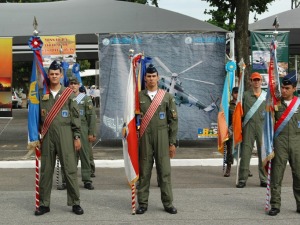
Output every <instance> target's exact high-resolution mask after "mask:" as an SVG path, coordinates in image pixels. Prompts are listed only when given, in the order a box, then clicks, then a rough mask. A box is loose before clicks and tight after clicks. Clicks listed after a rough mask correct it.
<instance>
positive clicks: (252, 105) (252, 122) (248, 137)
mask: <svg viewBox="0 0 300 225" xmlns="http://www.w3.org/2000/svg"><path fill="white" fill-rule="evenodd" d="M261 84H262V76H261V75H260V73H258V72H254V73H252V74H251V89H250V90H248V91H245V92H244V96H243V111H244V115H245V116H244V118H243V131H242V132H243V142H242V148H241V162H240V168H239V182H238V184H237V185H236V187H237V188H244V187H245V186H246V182H247V179H248V176H249V165H250V159H251V155H252V150H253V146H254V142H255V141H256V144H257V153H258V171H259V179H260V186H261V187H267V177H266V175H265V173H264V170H263V168H262V159H261V144H262V129H263V124H264V114H265V109H266V95H267V93H266V92H265V91H264V90H262V89H261Z"/></svg>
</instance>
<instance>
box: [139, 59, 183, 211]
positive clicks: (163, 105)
mask: <svg viewBox="0 0 300 225" xmlns="http://www.w3.org/2000/svg"><path fill="white" fill-rule="evenodd" d="M158 81H159V75H158V72H157V70H156V68H155V67H154V66H153V65H152V64H150V65H149V66H148V67H147V69H146V75H145V82H146V89H145V90H142V91H141V92H140V93H139V100H140V110H141V127H140V130H139V135H140V137H139V139H140V140H139V142H140V143H139V144H140V145H139V166H140V168H139V171H140V177H139V187H138V194H137V196H138V203H139V207H138V209H137V210H136V213H137V214H144V213H145V212H146V211H147V209H148V198H149V188H150V179H151V172H152V168H153V163H154V160H155V164H156V167H157V175H158V177H159V182H160V191H161V201H162V204H163V206H164V209H165V211H166V212H168V213H171V214H176V213H177V209H176V208H175V207H174V206H173V193H172V185H171V163H170V158H173V157H174V156H175V152H176V137H177V132H178V116H177V109H176V104H175V99H174V98H173V96H172V95H171V94H170V93H167V92H165V91H164V90H162V89H159V88H158Z"/></svg>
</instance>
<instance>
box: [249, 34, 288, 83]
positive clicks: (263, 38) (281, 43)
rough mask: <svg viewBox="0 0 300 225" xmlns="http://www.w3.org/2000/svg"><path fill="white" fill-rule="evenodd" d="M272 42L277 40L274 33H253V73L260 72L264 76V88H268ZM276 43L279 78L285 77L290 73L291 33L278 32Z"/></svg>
mask: <svg viewBox="0 0 300 225" xmlns="http://www.w3.org/2000/svg"><path fill="white" fill-rule="evenodd" d="M272 40H275V37H274V33H273V31H255V32H251V50H252V60H251V63H252V72H259V73H260V74H261V75H262V78H263V82H262V88H267V87H268V82H269V77H268V69H269V64H270V46H271V42H272ZM276 41H277V49H276V51H277V63H278V73H279V77H284V76H285V75H287V73H288V62H289V31H278V35H277V36H276Z"/></svg>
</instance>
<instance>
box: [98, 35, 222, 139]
mask: <svg viewBox="0 0 300 225" xmlns="http://www.w3.org/2000/svg"><path fill="white" fill-rule="evenodd" d="M225 42H226V37H225V33H172V34H171V33H168V34H163V33H153V34H149V33H147V34H114V35H110V34H103V35H102V34H100V35H99V40H98V43H99V62H100V78H99V79H100V80H99V84H100V91H101V97H100V99H101V100H100V101H101V103H100V121H101V122H100V139H101V140H105V139H106V140H108V139H121V138H122V134H121V131H122V125H123V114H124V107H125V102H126V101H125V96H126V88H127V80H128V75H129V69H130V57H129V54H130V51H129V50H130V49H133V50H134V54H138V53H144V56H145V57H150V58H151V59H152V64H153V65H154V66H155V67H156V69H157V70H158V73H159V76H160V80H159V87H160V88H163V89H165V90H169V91H170V92H173V93H172V94H173V96H174V98H175V100H176V105H177V111H178V117H179V132H178V139H180V140H198V139H204V138H217V114H218V106H219V105H220V98H221V95H222V88H223V85H224V79H225V75H226V72H225ZM147 66H148V65H147ZM172 82H173V85H174V89H171V90H170V87H171V84H172Z"/></svg>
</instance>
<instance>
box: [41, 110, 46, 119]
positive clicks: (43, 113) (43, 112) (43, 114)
mask: <svg viewBox="0 0 300 225" xmlns="http://www.w3.org/2000/svg"><path fill="white" fill-rule="evenodd" d="M41 114H42V116H43V117H45V116H46V114H47V111H46V109H42V110H41Z"/></svg>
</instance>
